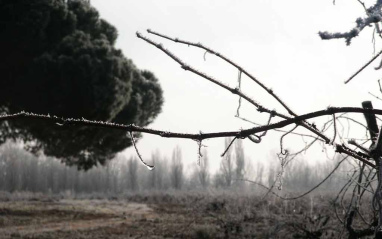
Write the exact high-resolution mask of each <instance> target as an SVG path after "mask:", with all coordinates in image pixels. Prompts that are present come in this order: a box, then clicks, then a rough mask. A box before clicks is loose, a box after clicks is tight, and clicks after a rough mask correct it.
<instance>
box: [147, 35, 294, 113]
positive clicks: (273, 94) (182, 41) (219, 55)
mask: <svg viewBox="0 0 382 239" xmlns="http://www.w3.org/2000/svg"><path fill="white" fill-rule="evenodd" d="M147 32H148V33H150V34H153V35H156V36H159V37H162V38H164V39H167V40H170V41H173V42H176V43H181V44H185V45H187V46H194V47H197V48H201V49H204V50H206V51H207V52H209V53H211V54H214V55H216V56H217V57H220V58H221V59H223V60H224V61H226V62H228V63H229V64H231V65H232V66H234V67H236V68H237V69H239V71H241V72H243V73H244V74H245V75H246V76H248V77H249V78H250V79H251V80H253V81H254V82H256V84H258V85H259V86H260V87H261V88H263V89H264V90H265V91H267V92H268V93H269V94H270V95H271V96H272V97H274V98H275V99H276V100H277V101H278V102H279V103H280V104H281V105H282V106H283V107H284V108H285V109H286V110H287V111H288V113H289V114H291V115H293V116H297V114H295V113H294V112H293V111H292V110H291V109H290V108H289V107H288V106H287V105H286V104H285V103H284V102H283V101H282V100H281V99H280V98H279V97H278V96H277V95H276V94H275V93H274V92H273V90H272V89H270V88H268V87H266V86H265V85H264V84H263V83H262V82H260V81H259V80H258V79H257V78H256V77H254V76H252V75H251V74H250V73H248V72H247V71H246V70H244V69H242V67H240V66H239V65H238V64H236V63H234V62H233V61H231V60H230V59H228V58H227V57H225V56H223V55H222V54H220V53H218V52H216V51H214V50H212V49H211V48H209V47H206V46H204V45H202V44H201V43H194V42H189V41H184V40H180V39H178V38H172V37H169V36H166V35H163V34H161V33H158V32H155V31H152V30H150V29H148V30H147Z"/></svg>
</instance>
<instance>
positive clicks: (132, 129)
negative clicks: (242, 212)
mask: <svg viewBox="0 0 382 239" xmlns="http://www.w3.org/2000/svg"><path fill="white" fill-rule="evenodd" d="M344 112H352V113H369V114H382V110H378V109H362V108H353V107H342V108H338V107H329V108H327V109H326V110H320V111H316V112H311V113H308V114H305V115H300V116H297V117H295V118H291V119H287V120H283V121H279V122H277V123H273V124H269V125H265V126H259V127H253V128H249V129H244V130H240V131H228V132H215V133H199V134H186V133H173V132H168V131H167V132H166V131H160V130H154V129H149V128H144V127H139V126H135V125H133V124H130V125H124V124H116V123H110V122H102V121H91V120H87V119H84V118H82V119H73V118H69V119H65V118H60V117H57V116H50V115H42V114H34V113H27V112H20V113H16V114H8V115H7V114H5V115H0V121H1V120H12V119H16V118H23V117H24V118H34V119H43V120H46V121H52V122H54V123H60V124H62V125H74V124H75V125H84V126H93V127H102V128H114V129H121V130H126V131H127V132H142V133H148V134H153V135H158V136H161V137H166V138H183V139H193V140H203V139H208V138H221V137H237V138H247V137H248V136H249V135H253V134H256V133H259V132H263V131H267V130H271V129H275V128H282V127H284V126H287V125H290V124H296V123H298V122H301V121H302V120H305V119H311V118H315V117H319V116H323V115H331V114H334V113H344ZM329 142H330V140H328V141H326V143H329ZM335 146H336V150H337V151H338V152H340V153H345V154H347V155H350V156H352V157H354V158H356V159H358V160H361V161H362V162H364V163H366V164H367V165H369V166H371V167H373V168H374V167H375V165H374V164H372V163H370V162H369V161H367V160H368V158H365V157H364V156H363V155H361V156H360V155H358V154H357V152H355V151H353V150H351V149H349V148H347V147H346V146H345V145H339V144H336V145H335Z"/></svg>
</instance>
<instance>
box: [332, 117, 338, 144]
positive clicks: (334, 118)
mask: <svg viewBox="0 0 382 239" xmlns="http://www.w3.org/2000/svg"><path fill="white" fill-rule="evenodd" d="M336 121H337V120H336V115H335V114H333V130H334V135H333V140H332V143H331V144H334V141H335V140H336V136H337V124H336Z"/></svg>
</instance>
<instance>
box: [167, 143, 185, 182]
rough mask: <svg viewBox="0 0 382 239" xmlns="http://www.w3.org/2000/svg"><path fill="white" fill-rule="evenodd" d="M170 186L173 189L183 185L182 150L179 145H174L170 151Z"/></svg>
mask: <svg viewBox="0 0 382 239" xmlns="http://www.w3.org/2000/svg"><path fill="white" fill-rule="evenodd" d="M170 177H171V186H172V187H173V188H174V189H181V188H182V186H183V180H184V178H183V161H182V151H181V149H180V147H179V146H176V147H175V149H174V151H173V152H172V158H171V166H170Z"/></svg>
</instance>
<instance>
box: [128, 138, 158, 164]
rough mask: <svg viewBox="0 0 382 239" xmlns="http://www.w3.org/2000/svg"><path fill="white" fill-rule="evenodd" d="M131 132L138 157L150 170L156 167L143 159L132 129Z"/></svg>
mask: <svg viewBox="0 0 382 239" xmlns="http://www.w3.org/2000/svg"><path fill="white" fill-rule="evenodd" d="M129 134H130V137H131V142H133V145H134V148H135V151H136V152H137V155H138V158H139V159H140V160H141V162H142V163H143V164H144V165H145V166H146V167H147V168H148V169H149V170H153V169H154V168H155V167H154V166H153V165H149V164H147V163H146V162H145V161H144V160H143V159H142V155H141V154H140V153H139V150H138V148H137V145H136V144H135V139H134V136H133V133H132V132H131V131H129Z"/></svg>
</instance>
